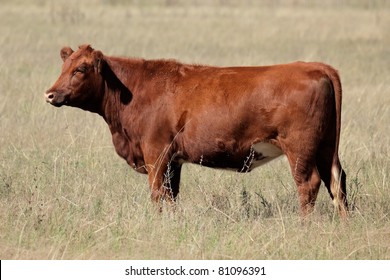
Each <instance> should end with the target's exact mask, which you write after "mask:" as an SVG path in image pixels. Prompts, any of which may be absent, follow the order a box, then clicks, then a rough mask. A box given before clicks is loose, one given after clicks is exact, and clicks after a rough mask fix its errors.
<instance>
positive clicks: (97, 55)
mask: <svg viewBox="0 0 390 280" xmlns="http://www.w3.org/2000/svg"><path fill="white" fill-rule="evenodd" d="M92 58H93V66H94V68H95V71H96V72H97V73H101V72H102V69H103V63H104V61H103V53H102V52H101V51H93V52H92Z"/></svg>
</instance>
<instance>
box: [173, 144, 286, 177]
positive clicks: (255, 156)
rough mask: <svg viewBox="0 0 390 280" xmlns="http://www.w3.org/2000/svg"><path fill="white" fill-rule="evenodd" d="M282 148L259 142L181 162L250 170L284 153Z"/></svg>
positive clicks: (234, 169) (199, 155)
mask: <svg viewBox="0 0 390 280" xmlns="http://www.w3.org/2000/svg"><path fill="white" fill-rule="evenodd" d="M282 154H283V152H282V150H281V149H280V148H279V147H277V146H275V145H273V144H271V143H268V142H258V143H255V144H253V145H251V146H250V147H249V148H246V149H242V150H236V151H232V150H223V151H220V152H212V153H208V152H205V153H202V154H198V155H197V156H193V157H191V158H189V159H184V160H183V159H182V158H181V160H179V162H181V163H184V162H191V163H196V164H200V165H204V166H207V167H212V168H218V169H228V170H233V171H237V172H249V171H251V170H253V169H254V168H256V167H259V166H261V165H263V164H266V163H267V162H270V161H271V160H273V159H275V158H277V157H279V156H280V155H282Z"/></svg>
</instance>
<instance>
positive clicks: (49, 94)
mask: <svg viewBox="0 0 390 280" xmlns="http://www.w3.org/2000/svg"><path fill="white" fill-rule="evenodd" d="M46 98H47V99H53V98H54V93H52V92H49V93H48V94H47V95H46Z"/></svg>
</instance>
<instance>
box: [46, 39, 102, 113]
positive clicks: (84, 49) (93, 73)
mask: <svg viewBox="0 0 390 280" xmlns="http://www.w3.org/2000/svg"><path fill="white" fill-rule="evenodd" d="M60 55H61V58H62V60H63V61H64V64H63V66H62V71H61V75H60V76H59V78H58V79H57V81H56V82H55V83H54V85H53V86H52V87H51V88H50V89H48V90H47V91H46V93H45V98H46V102H48V103H50V104H52V105H54V106H56V107H60V106H62V105H68V106H73V107H79V108H82V109H85V110H91V111H94V109H95V108H94V107H96V106H98V104H97V103H98V102H99V99H100V98H101V96H102V84H103V78H102V76H101V70H102V67H103V66H102V64H103V54H102V53H101V52H100V51H96V50H94V49H92V48H91V47H90V46H89V45H83V46H80V47H79V49H78V50H77V51H75V52H74V51H73V50H72V49H71V48H70V47H64V48H62V49H61V52H60Z"/></svg>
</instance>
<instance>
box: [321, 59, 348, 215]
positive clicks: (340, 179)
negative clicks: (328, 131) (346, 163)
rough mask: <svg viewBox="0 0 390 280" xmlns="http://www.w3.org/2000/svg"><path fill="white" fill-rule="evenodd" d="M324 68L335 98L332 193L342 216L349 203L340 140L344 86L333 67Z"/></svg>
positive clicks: (345, 212)
mask: <svg viewBox="0 0 390 280" xmlns="http://www.w3.org/2000/svg"><path fill="white" fill-rule="evenodd" d="M324 70H325V72H326V74H327V76H328V77H329V79H330V81H331V82H332V87H333V93H334V99H335V120H336V123H335V138H334V139H335V143H334V152H333V159H332V168H331V180H330V193H331V196H332V198H333V202H334V204H335V206H336V207H337V208H338V210H339V211H340V214H341V215H342V216H346V215H347V209H348V203H347V192H346V174H345V172H344V170H343V169H342V167H341V164H340V160H339V154H338V151H339V142H340V129H341V103H342V87H341V82H340V76H339V75H338V73H337V71H336V70H335V69H333V68H332V67H330V66H328V65H326V66H325V67H324Z"/></svg>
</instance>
